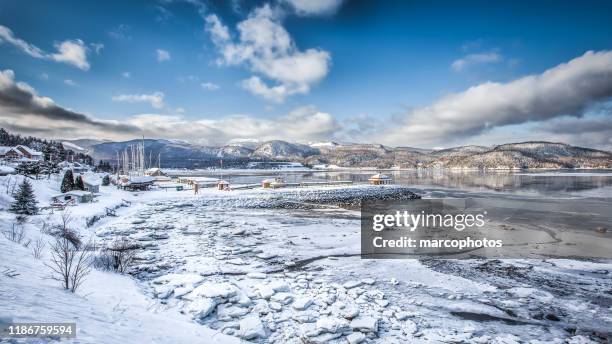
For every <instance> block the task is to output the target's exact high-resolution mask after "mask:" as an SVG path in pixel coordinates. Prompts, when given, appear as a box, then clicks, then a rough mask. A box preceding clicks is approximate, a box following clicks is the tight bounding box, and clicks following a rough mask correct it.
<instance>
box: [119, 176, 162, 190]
mask: <svg viewBox="0 0 612 344" xmlns="http://www.w3.org/2000/svg"><path fill="white" fill-rule="evenodd" d="M154 182H155V178H154V177H151V176H140V177H130V178H129V179H127V180H124V181H123V182H121V184H119V186H120V187H122V188H123V189H124V190H130V191H136V190H143V191H144V190H149V188H150V187H151V185H153V183H154Z"/></svg>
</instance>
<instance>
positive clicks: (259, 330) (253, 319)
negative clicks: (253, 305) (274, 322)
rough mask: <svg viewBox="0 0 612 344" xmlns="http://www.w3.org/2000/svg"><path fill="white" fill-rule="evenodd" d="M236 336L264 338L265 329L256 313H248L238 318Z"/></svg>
mask: <svg viewBox="0 0 612 344" xmlns="http://www.w3.org/2000/svg"><path fill="white" fill-rule="evenodd" d="M238 336H239V337H241V338H244V339H255V338H266V337H267V336H266V330H265V328H264V325H263V323H262V322H261V319H260V318H259V316H258V315H249V316H247V317H245V318H244V319H242V320H240V329H239V330H238Z"/></svg>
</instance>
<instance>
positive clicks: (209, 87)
mask: <svg viewBox="0 0 612 344" xmlns="http://www.w3.org/2000/svg"><path fill="white" fill-rule="evenodd" d="M200 86H201V87H202V89H203V90H204V91H215V90H218V89H219V85H217V84H215V83H212V82H203V83H201V84H200Z"/></svg>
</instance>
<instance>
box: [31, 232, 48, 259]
mask: <svg viewBox="0 0 612 344" xmlns="http://www.w3.org/2000/svg"><path fill="white" fill-rule="evenodd" d="M44 249H45V241H44V239H43V238H42V237H39V238H38V239H36V241H35V242H34V244H33V245H32V254H33V255H34V258H36V259H40V257H42V252H43V250H44Z"/></svg>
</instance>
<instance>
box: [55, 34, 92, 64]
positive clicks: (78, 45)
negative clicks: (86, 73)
mask: <svg viewBox="0 0 612 344" xmlns="http://www.w3.org/2000/svg"><path fill="white" fill-rule="evenodd" d="M55 48H56V49H57V50H58V52H57V53H55V54H52V55H51V58H52V59H53V60H55V61H57V62H65V63H68V64H71V65H74V66H76V67H78V68H80V69H82V70H88V69H89V62H87V47H85V45H84V44H83V41H81V40H80V39H76V40H73V41H70V40H68V41H63V42H62V43H60V44H56V45H55Z"/></svg>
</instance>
